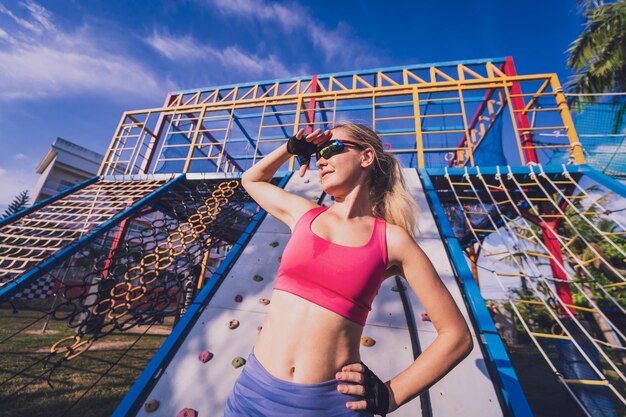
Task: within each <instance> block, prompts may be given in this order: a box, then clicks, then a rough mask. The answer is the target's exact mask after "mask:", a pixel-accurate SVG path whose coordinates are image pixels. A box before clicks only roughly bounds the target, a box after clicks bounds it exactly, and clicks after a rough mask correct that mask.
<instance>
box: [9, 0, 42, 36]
mask: <svg viewBox="0 0 626 417" xmlns="http://www.w3.org/2000/svg"><path fill="white" fill-rule="evenodd" d="M22 6H24V4H22ZM0 13H2V14H5V15H7V16H9V17H10V18H11V19H13V20H14V21H15V23H17V24H18V25H20V26H21V27H22V28H24V29H27V30H29V31H31V32H35V33H42V31H43V29H42V28H41V27H40V26H39V25H37V24H36V22H30V21H28V20H26V19H22V18H21V17H18V16H16V15H15V14H14V13H13V12H12V11H10V10H9V9H7V8H6V7H4V5H2V4H1V3H0ZM31 15H32V14H31Z"/></svg>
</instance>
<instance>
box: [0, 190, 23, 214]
mask: <svg viewBox="0 0 626 417" xmlns="http://www.w3.org/2000/svg"><path fill="white" fill-rule="evenodd" d="M28 200H30V196H29V195H28V190H24V191H22V192H21V193H19V194H18V195H17V197H15V198H14V199H13V201H11V204H9V207H8V208H7V209H6V210H5V211H4V214H3V215H2V218H3V219H4V218H7V217H9V216H12V215H14V214H15V213H17V212H18V211H20V210H23V209H25V208H26V207H28Z"/></svg>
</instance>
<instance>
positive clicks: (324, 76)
mask: <svg viewBox="0 0 626 417" xmlns="http://www.w3.org/2000/svg"><path fill="white" fill-rule="evenodd" d="M505 60H506V58H505V57H498V58H482V59H470V60H465V61H446V62H435V63H429V64H417V65H402V66H396V67H386V68H371V69H366V70H361V71H345V72H334V73H328V74H321V75H318V76H317V78H318V80H320V79H328V78H330V77H335V78H337V77H350V76H352V75H358V76H361V77H363V76H367V75H373V74H376V73H378V72H385V73H394V72H402V71H403V70H405V69H406V70H409V71H415V70H420V69H428V68H430V67H437V68H449V67H456V66H457V65H459V64H461V65H484V64H486V63H487V62H492V63H494V64H500V63H504V62H505ZM298 80H300V81H310V80H311V76H304V77H292V78H283V79H275V80H264V81H259V82H252V83H241V84H227V85H221V86H215V87H202V88H194V89H190V90H178V91H172V95H180V94H195V93H198V92H203V91H215V90H228V89H230V88H235V87H239V88H246V87H254V86H255V85H269V86H271V85H273V84H276V83H287V82H296V81H298Z"/></svg>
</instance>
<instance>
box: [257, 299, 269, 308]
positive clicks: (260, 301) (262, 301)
mask: <svg viewBox="0 0 626 417" xmlns="http://www.w3.org/2000/svg"><path fill="white" fill-rule="evenodd" d="M259 303H261V304H263V305H264V306H266V305H268V304H269V303H270V300H269V299H267V298H260V299H259Z"/></svg>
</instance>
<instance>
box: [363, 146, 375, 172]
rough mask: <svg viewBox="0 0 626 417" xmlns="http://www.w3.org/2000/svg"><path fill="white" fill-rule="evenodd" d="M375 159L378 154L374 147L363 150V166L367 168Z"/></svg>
mask: <svg viewBox="0 0 626 417" xmlns="http://www.w3.org/2000/svg"><path fill="white" fill-rule="evenodd" d="M374 159H376V155H375V152H374V150H373V149H372V148H369V147H368V148H365V149H364V150H363V152H361V166H362V167H363V168H367V167H368V166H370V165H372V164H373V163H374Z"/></svg>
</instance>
